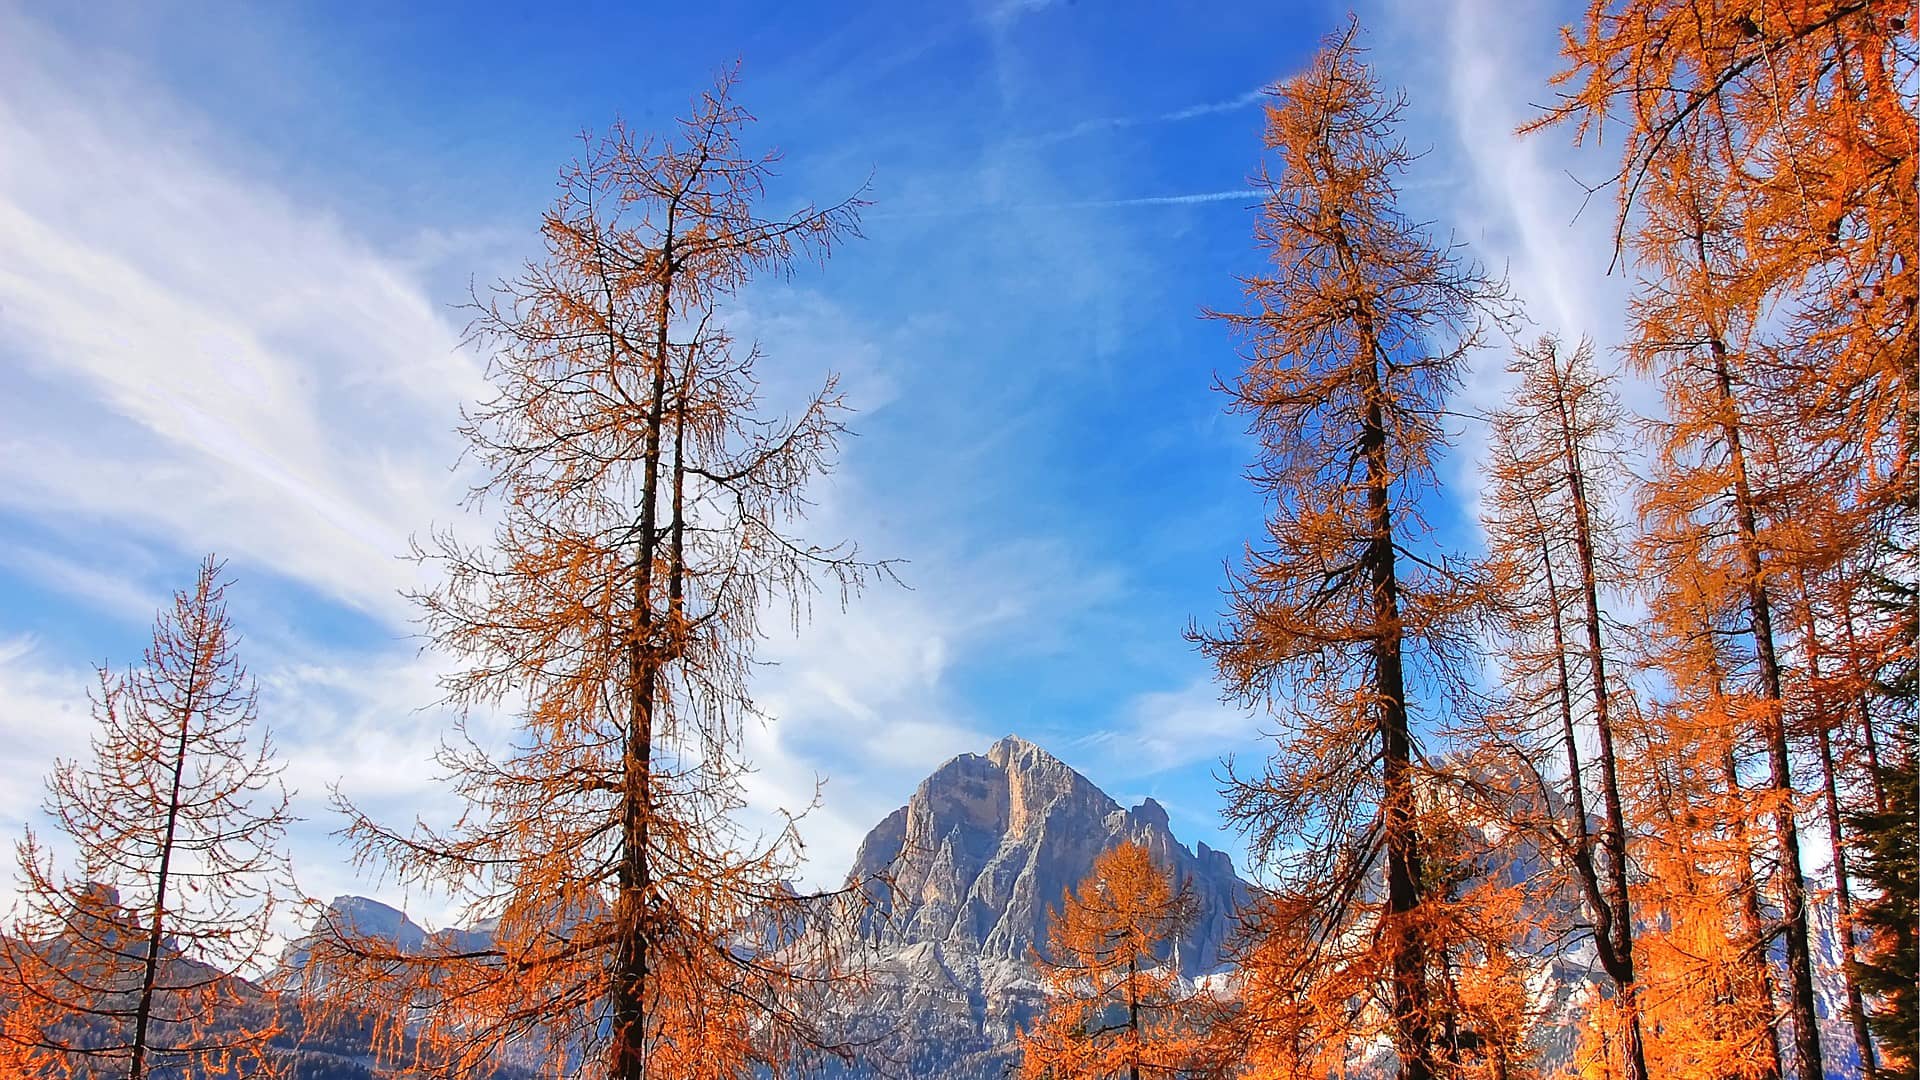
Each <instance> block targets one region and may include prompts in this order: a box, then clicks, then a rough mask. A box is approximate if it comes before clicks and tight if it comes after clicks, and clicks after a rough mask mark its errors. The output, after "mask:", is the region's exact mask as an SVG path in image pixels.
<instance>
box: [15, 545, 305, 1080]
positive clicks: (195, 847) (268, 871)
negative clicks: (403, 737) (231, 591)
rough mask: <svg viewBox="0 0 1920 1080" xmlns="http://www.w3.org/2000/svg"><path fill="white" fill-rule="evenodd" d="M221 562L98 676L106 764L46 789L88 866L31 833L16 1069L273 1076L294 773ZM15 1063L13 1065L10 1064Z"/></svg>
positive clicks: (96, 706)
mask: <svg viewBox="0 0 1920 1080" xmlns="http://www.w3.org/2000/svg"><path fill="white" fill-rule="evenodd" d="M223 571H224V565H223V564H222V563H221V562H220V561H218V560H217V559H214V558H213V557H211V556H209V557H208V558H207V559H206V560H205V561H204V562H202V563H201V564H200V570H199V574H198V576H197V578H196V580H195V582H194V585H193V587H192V588H191V589H185V590H181V591H179V592H177V593H175V594H174V598H173V606H172V607H171V608H170V609H168V610H166V611H163V612H161V613H160V616H159V618H158V619H157V620H156V621H155V624H154V630H153V643H152V645H150V646H149V647H148V648H147V650H146V652H145V654H144V655H143V657H142V661H141V663H139V664H137V665H134V666H131V667H129V668H128V669H127V670H126V671H125V672H122V673H115V672H113V671H111V670H109V669H107V668H105V667H102V668H101V669H100V670H99V673H98V674H99V690H98V692H97V693H96V694H95V695H94V696H93V699H92V701H93V717H94V721H95V723H96V725H97V728H96V731H95V733H94V736H93V739H92V749H91V753H90V757H89V758H87V759H80V760H72V761H62V762H60V763H59V765H58V766H56V767H55V769H54V771H53V774H52V775H51V776H50V777H49V778H48V780H47V798H46V803H45V810H46V813H47V814H48V815H49V816H50V817H51V818H52V819H53V821H54V824H55V828H56V829H57V830H58V832H59V833H60V846H61V847H62V848H68V847H70V848H71V849H72V851H73V853H74V867H73V870H72V871H71V872H66V871H62V870H60V869H59V868H58V865H57V864H58V861H59V860H57V858H56V853H55V850H54V848H53V847H52V846H51V845H49V844H48V843H46V842H45V841H43V840H42V839H41V838H40V837H39V836H38V835H37V834H35V833H34V832H33V831H32V830H31V829H30V830H29V831H28V832H27V835H26V838H25V839H24V840H22V841H21V842H20V844H19V845H18V852H19V861H20V874H21V878H20V881H21V885H22V898H21V902H20V904H19V906H18V908H17V909H16V911H15V912H14V915H13V920H12V925H11V926H9V927H8V928H7V932H6V933H4V934H0V1009H4V1010H5V1015H4V1016H0V1055H12V1058H13V1060H14V1061H16V1062H22V1063H26V1064H27V1066H28V1067H26V1068H23V1069H22V1075H45V1076H64V1075H76V1076H82V1077H94V1076H101V1077H105V1076H115V1077H126V1078H127V1080H140V1078H141V1077H144V1076H148V1075H161V1076H178V1075H186V1076H191V1077H218V1076H260V1075H267V1074H269V1073H271V1071H272V1069H273V1066H274V1061H273V1058H272V1056H271V1054H270V1052H269V1050H268V1042H269V1040H270V1039H271V1038H272V1037H273V1036H274V1035H275V1033H276V1032H277V1022H276V1019H275V1008H274V1006H273V1003H272V1001H271V999H270V996H268V995H263V994H262V993H261V992H260V991H258V990H256V989H255V988H253V987H251V986H249V985H247V984H246V983H244V982H242V981H241V980H240V979H239V978H237V977H236V973H242V972H245V973H258V972H259V971H260V970H262V969H263V968H264V967H265V966H266V965H267V964H268V963H269V962H270V960H271V957H270V954H269V952H268V949H269V946H270V945H272V944H273V943H274V939H273V938H272V936H271V924H272V921H273V919H274V916H275V914H276V911H277V910H278V908H279V906H280V905H282V904H285V903H287V902H288V901H289V900H291V899H292V898H293V897H294V895H295V894H294V892H293V887H292V883H291V881H290V871H289V867H288V863H287V858H286V855H285V853H284V849H283V847H282V844H283V842H284V837H285V834H286V829H287V826H288V824H289V823H290V822H291V821H292V820H293V818H292V815H291V813H290V812H289V809H288V800H287V793H286V791H285V789H284V788H283V787H282V786H281V784H280V779H279V778H280V771H281V766H280V765H279V764H278V763H277V762H276V761H275V760H274V756H273V750H272V745H271V741H270V739H269V737H268V734H267V732H266V731H265V730H264V728H262V727H261V725H260V722H259V716H258V710H257V707H256V694H255V690H254V686H253V681H252V679H251V678H250V677H249V676H248V674H247V671H246V668H245V667H244V666H242V664H241V663H240V660H239V643H240V639H239V635H238V634H237V633H236V632H235V631H234V628H233V623H232V621H231V620H230V619H229V618H228V616H227V609H226V589H227V582H226V581H225V580H224V578H223ZM0 1060H6V1058H5V1057H4V1056H0Z"/></svg>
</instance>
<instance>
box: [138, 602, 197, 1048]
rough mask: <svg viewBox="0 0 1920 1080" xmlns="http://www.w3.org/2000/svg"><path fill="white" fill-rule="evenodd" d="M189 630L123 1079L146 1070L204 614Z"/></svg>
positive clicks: (164, 933) (195, 691)
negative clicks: (188, 661) (189, 655)
mask: <svg viewBox="0 0 1920 1080" xmlns="http://www.w3.org/2000/svg"><path fill="white" fill-rule="evenodd" d="M202 584H203V585H204V582H203V583H202ZM183 629H184V627H183ZM192 629H193V632H194V637H193V661H192V663H193V667H192V668H191V670H190V671H189V672H188V674H187V693H186V699H185V700H184V701H183V702H182V703H181V706H180V728H179V731H178V732H176V733H175V743H174V747H173V780H172V788H171V790H170V791H169V792H168V794H167V827H166V832H165V833H164V834H163V836H162V839H161V843H160V871H159V874H158V876H157V877H156V879H155V881H154V886H153V918H152V923H151V925H150V926H149V927H148V929H147V955H146V963H145V965H144V969H143V970H142V972H141V975H140V1001H139V1003H138V1004H137V1005H135V1006H134V1011H133V1057H132V1060H130V1061H129V1062H128V1063H127V1080H141V1078H142V1077H144V1076H145V1075H146V1069H147V1033H148V1028H149V1027H150V1026H151V1024H152V1021H153V995H154V988H155V987H156V986H157V985H158V984H159V981H160V949H161V947H162V945H163V944H164V943H165V941H166V932H167V884H168V879H169V878H170V876H171V875H172V872H173V845H174V837H175V836H176V835H177V834H178V830H179V827H180V788H181V785H182V784H183V783H184V781H185V778H186V769H187V738H188V730H189V725H191V724H192V723H193V710H194V708H195V698H197V697H198V696H199V686H200V664H201V661H200V654H201V651H202V649H203V646H204V643H203V642H202V640H201V638H202V635H203V634H205V632H206V625H205V621H204V613H202V616H201V621H200V622H199V623H197V624H196V625H195V626H194V627H193V628H192Z"/></svg>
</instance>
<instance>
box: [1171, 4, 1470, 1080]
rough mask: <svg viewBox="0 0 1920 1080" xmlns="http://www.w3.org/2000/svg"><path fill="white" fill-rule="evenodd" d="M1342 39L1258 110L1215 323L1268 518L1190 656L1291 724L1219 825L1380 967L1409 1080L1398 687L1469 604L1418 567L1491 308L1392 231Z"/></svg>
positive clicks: (1451, 584) (1376, 111)
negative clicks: (1267, 151)
mask: <svg viewBox="0 0 1920 1080" xmlns="http://www.w3.org/2000/svg"><path fill="white" fill-rule="evenodd" d="M1357 36H1358V28H1357V27H1354V26H1350V27H1349V28H1347V29H1346V30H1345V31H1344V32H1342V33H1340V34H1337V35H1335V36H1333V37H1332V38H1330V39H1329V40H1328V42H1327V44H1326V46H1325V48H1324V49H1323V50H1322V51H1321V53H1320V54H1319V55H1318V56H1317V57H1316V58H1315V59H1314V61H1313V63H1312V64H1311V65H1310V66H1309V67H1308V68H1307V70H1306V71H1305V72H1303V73H1301V74H1300V75H1297V76H1295V77H1294V78H1292V79H1289V80H1287V81H1286V82H1284V83H1282V84H1281V85H1280V86H1279V87H1278V88H1277V90H1276V91H1275V92H1274V95H1273V101H1272V103H1271V104H1270V105H1269V106H1268V109H1267V144H1268V146H1269V147H1270V148H1271V149H1272V150H1273V151H1274V152H1275V153H1277V154H1278V156H1279V158H1280V163H1281V166H1282V168H1281V171H1280V173H1279V174H1278V175H1277V176H1263V177H1261V178H1260V180H1259V181H1258V183H1259V185H1260V186H1261V188H1262V190H1263V192H1264V199H1263V209H1262V211H1261V215H1260V219H1259V224H1258V225H1257V238H1258V240H1259V242H1260V244H1261V245H1262V247H1263V248H1264V249H1265V250H1266V252H1267V253H1268V255H1269V256H1270V259H1271V263H1272V266H1271V269H1270V270H1269V271H1268V272H1266V273H1263V274H1258V275H1254V276H1252V277H1249V278H1247V279H1245V285H1246V292H1247V298H1248V301H1249V305H1248V308H1247V310H1244V311H1241V312H1234V313H1227V314H1222V315H1219V316H1218V317H1220V318H1223V319H1225V320H1226V321H1227V322H1228V324H1229V325H1230V326H1231V327H1232V328H1233V329H1234V330H1235V331H1236V332H1237V333H1238V334H1239V336H1240V337H1241V339H1242V340H1243V341H1244V342H1245V346H1246V353H1245V356H1246V368H1245V370H1244V371H1243V372H1242V373H1241V374H1240V375H1239V376H1238V377H1237V378H1236V379H1234V380H1233V381H1232V382H1231V384H1229V385H1228V386H1227V387H1226V390H1227V392H1228V393H1229V394H1231V395H1232V398H1233V405H1232V408H1233V409H1234V410H1236V411H1238V412H1241V413H1243V414H1245V415H1246V416H1248V417H1249V419H1250V426H1251V429H1252V432H1253V434H1254V435H1255V437H1256V438H1257V440H1258V443H1259V450H1258V459H1257V461H1256V463H1255V464H1254V466H1253V468H1252V469H1251V471H1250V475H1251V477H1252V479H1253V480H1254V482H1255V483H1256V484H1257V485H1258V486H1259V487H1260V489H1261V490H1262V491H1263V492H1264V493H1265V494H1266V495H1267V496H1268V498H1269V500H1270V514H1269V520H1268V523H1267V528H1266V533H1265V535H1264V536H1263V537H1262V538H1261V540H1260V541H1259V543H1257V544H1254V545H1250V547H1249V549H1248V551H1247V553H1246V555H1245V558H1244V560H1243V562H1242V565H1241V566H1240V567H1239V568H1238V569H1237V570H1235V571H1233V572H1232V574H1231V577H1230V580H1229V584H1228V587H1227V590H1226V593H1227V600H1228V605H1229V607H1228V611H1227V613H1226V616H1225V622H1224V625H1222V626H1220V627H1218V628H1217V629H1212V630H1204V631H1203V630H1198V629H1196V630H1194V631H1193V632H1192V636H1193V637H1194V638H1195V639H1196V640H1197V641H1198V642H1199V643H1200V646H1201V648H1202V649H1203V650H1204V651H1205V652H1206V654H1207V655H1208V656H1210V657H1211V658H1213V660H1214V661H1215V663H1216V664H1217V666H1218V669H1219V672H1220V676H1221V679H1222V681H1223V683H1224V685H1225V687H1226V689H1227V692H1228V694H1229V695H1231V696H1234V697H1238V698H1241V699H1244V700H1247V701H1250V702H1252V701H1263V702H1266V703H1268V704H1269V705H1272V704H1276V703H1278V702H1280V701H1283V700H1286V701H1294V702H1296V703H1297V706H1298V707H1297V708H1294V709H1289V710H1287V711H1286V713H1285V716H1284V718H1283V719H1284V721H1285V724H1286V735H1285V736H1284V742H1283V744H1282V745H1281V746H1280V747H1279V748H1278V750H1277V752H1276V753H1275V754H1274V755H1273V757H1272V758H1271V760H1270V761H1269V762H1268V764H1267V766H1266V768H1265V769H1264V770H1263V771H1261V772H1259V773H1257V774H1254V775H1247V774H1245V773H1243V772H1238V771H1232V770H1230V775H1229V778H1228V782H1227V783H1228V791H1229V799H1230V806H1229V810H1228V813H1229V815H1230V816H1231V817H1232V818H1233V819H1234V820H1235V821H1237V822H1239V823H1241V824H1242V825H1243V826H1244V827H1246V828H1247V829H1248V830H1249V831H1250V834H1251V837H1252V839H1253V841H1254V843H1253V848H1254V853H1255V855H1256V857H1257V858H1261V859H1263V860H1265V861H1267V862H1268V863H1269V864H1270V865H1271V866H1272V867H1273V868H1274V869H1276V870H1277V871H1278V877H1279V879H1280V886H1279V887H1280V889H1281V890H1282V892H1284V893H1288V894H1290V896H1291V897H1292V899H1293V900H1294V901H1300V902H1299V903H1292V902H1288V901H1282V902H1281V906H1282V907H1286V908H1288V909H1306V910H1312V911H1314V912H1316V918H1317V919H1319V920H1320V921H1319V923H1318V924H1317V927H1316V929H1315V931H1314V936H1326V937H1330V938H1341V937H1344V936H1346V935H1349V934H1352V933H1356V932H1359V933H1362V934H1363V935H1376V934H1377V936H1378V937H1379V938H1380V939H1381V940H1382V941H1383V942H1384V943H1385V944H1384V945H1383V947H1382V948H1381V949H1379V950H1376V951H1374V952H1373V953H1371V954H1370V955H1372V956H1373V957H1374V958H1375V959H1376V960H1379V961H1381V962H1382V964H1383V966H1382V967H1381V968H1379V969H1378V970H1377V971H1375V972H1374V973H1373V975H1372V977H1377V978H1379V979H1381V980H1382V981H1383V983H1384V984H1385V985H1387V986H1389V987H1391V991H1390V994H1389V995H1388V997H1389V998H1390V1000H1391V1005H1390V1010H1389V1011H1390V1014H1391V1017H1392V1020H1391V1027H1392V1030H1393V1041H1394V1043H1395V1045H1396V1046H1397V1048H1398V1051H1399V1055H1400V1059H1401V1068H1402V1069H1403V1072H1402V1075H1404V1076H1406V1077H1409V1078H1410V1080H1425V1078H1427V1077H1430V1076H1432V1075H1434V1074H1435V1071H1436V1068H1437V1065H1436V1061H1435V1057H1434V1034H1433V1030H1432V1026H1431V1023H1430V1018H1429V1016H1428V1003H1427V995H1428V984H1429V981H1430V980H1431V978H1432V977H1433V972H1432V970H1431V967H1430V965H1429V958H1428V956H1427V948H1426V946H1425V945H1424V944H1423V943H1422V928H1421V922H1422V919H1421V914H1420V911H1419V908H1420V906H1421V902H1422V897H1421V892H1420V889H1421V886H1420V882H1421V880H1422V869H1421V853H1420V841H1419V830H1418V828H1417V822H1416V816H1417V815H1416V811H1415V805H1414V797H1413V790H1414V774H1415V771H1416V768H1417V762H1418V760H1419V756H1418V753H1417V751H1416V745H1415V735H1416V729H1417V724H1416V717H1417V716H1418V710H1417V709H1416V708H1415V707H1414V704H1413V703H1412V702H1410V701H1409V700H1408V695H1407V686H1408V683H1409V668H1410V666H1411V667H1415V668H1417V667H1418V665H1419V664H1420V663H1421V662H1422V661H1421V658H1422V656H1424V657H1426V658H1428V659H1433V658H1436V657H1441V654H1442V653H1443V652H1444V651H1445V650H1446V647H1447V645H1448V642H1449V629H1450V627H1452V626H1454V625H1456V620H1457V619H1458V618H1459V617H1460V616H1461V615H1462V614H1463V613H1464V612H1465V611H1466V610H1467V609H1468V608H1469V607H1470V605H1471V603H1472V593H1473V589H1472V588H1471V587H1470V586H1469V585H1468V584H1467V583H1465V582H1463V581H1462V580H1461V578H1460V577H1459V576H1458V575H1455V574H1453V573H1451V572H1449V571H1448V570H1447V569H1445V568H1444V567H1442V566H1440V565H1439V562H1440V560H1439V559H1438V557H1436V556H1432V555H1431V553H1425V554H1423V553H1421V552H1420V551H1419V550H1418V541H1419V540H1420V539H1421V538H1422V537H1423V536H1424V534H1425V527H1424V525H1423V523H1422V521H1421V518H1420V516H1419V508H1418V500H1419V498H1420V496H1421V495H1422V493H1424V492H1426V491H1428V490H1431V488H1432V487H1433V485H1434V477H1433V469H1432V455H1433V453H1434V451H1435V450H1436V448H1437V447H1438V446H1439V445H1441V443H1442V442H1443V441H1444V439H1445V437H1446V435H1445V430H1444V420H1443V413H1444V408H1445V399H1446V396H1447V394H1448V392H1449V390H1450V389H1451V388H1452V386H1453V385H1454V383H1455V381H1456V380H1457V378H1458V374H1459V371H1460V367H1461V365H1462V363H1463V360H1464V358H1465V356H1466V355H1467V354H1468V353H1469V352H1470V351H1471V350H1472V349H1474V348H1475V347H1476V346H1477V345H1478V344H1479V343H1480V340H1481V337H1482V333H1483V327H1484V325H1485V320H1486V317H1487V316H1488V315H1489V314H1496V313H1498V312H1500V311H1501V310H1503V308H1504V298H1505V291H1504V287H1503V286H1501V285H1497V284H1495V283H1493V282H1491V281H1489V280H1488V278H1487V277H1486V276H1485V275H1484V274H1483V272H1482V271H1481V270H1480V268H1479V267H1477V266H1475V265H1472V264H1471V263H1468V262H1466V261H1465V260H1463V258H1462V257H1461V255H1460V253H1459V252H1458V251H1457V250H1456V249H1455V248H1454V247H1452V246H1450V245H1449V244H1446V243H1444V242H1440V241H1437V240H1436V239H1435V238H1434V237H1433V236H1431V235H1430V233H1429V232H1428V230H1426V229H1425V228H1423V227H1421V226H1419V225H1417V224H1415V223H1414V222H1413V221H1411V220H1409V219H1408V218H1407V217H1406V216H1405V215H1403V214H1402V213H1401V211H1400V210H1399V208H1398V205H1397V196H1396V192H1395V183H1396V180H1397V178H1398V177H1399V176H1400V175H1401V174H1402V173H1403V172H1404V170H1405V169H1406V168H1407V166H1408V163H1409V161H1410V160H1411V157H1410V155H1409V154H1408V152H1407V150H1406V149H1405V147H1404V146H1403V145H1402V144H1401V143H1400V142H1399V141H1398V139H1397V137H1396V135H1395V129H1396V125H1397V122H1398V118H1399V115H1400V112H1401V109H1402V107H1403V105H1404V100H1403V98H1402V97H1401V96H1400V95H1398V94H1395V93H1392V92H1389V91H1383V90H1382V89H1381V88H1380V86H1379V85H1378V83H1377V82H1376V81H1375V79H1374V77H1373V74H1372V72H1371V71H1370V70H1369V69H1368V67H1367V65H1366V63H1365V62H1364V59H1363V53H1362V50H1361V48H1360V46H1359V43H1358V41H1357ZM1447 659H1448V658H1441V664H1440V665H1439V666H1438V667H1436V668H1434V669H1433V671H1432V673H1434V674H1443V672H1442V671H1441V669H1442V668H1444V667H1445V666H1446V662H1447ZM1376 881H1378V882H1379V883H1380V886H1381V887H1380V888H1379V889H1378V890H1377V891H1378V900H1377V902H1376V899H1375V891H1373V889H1372V886H1371V885H1370V884H1369V883H1371V882H1376ZM1362 927H1365V928H1369V929H1364V930H1361V929H1359V928H1362ZM1356 973H1357V969H1356ZM1315 1000H1320V999H1319V998H1317V997H1316V998H1315ZM1342 1011H1344V1010H1342ZM1323 1019H1325V1020H1328V1021H1329V1022H1330V1021H1331V1018H1323ZM1318 1030H1321V1031H1323V1032H1326V1031H1327V1029H1326V1028H1325V1027H1324V1026H1322V1027H1320V1028H1319V1029H1318Z"/></svg>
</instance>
